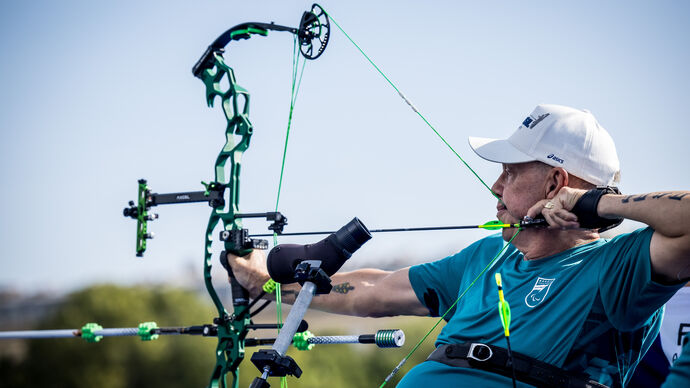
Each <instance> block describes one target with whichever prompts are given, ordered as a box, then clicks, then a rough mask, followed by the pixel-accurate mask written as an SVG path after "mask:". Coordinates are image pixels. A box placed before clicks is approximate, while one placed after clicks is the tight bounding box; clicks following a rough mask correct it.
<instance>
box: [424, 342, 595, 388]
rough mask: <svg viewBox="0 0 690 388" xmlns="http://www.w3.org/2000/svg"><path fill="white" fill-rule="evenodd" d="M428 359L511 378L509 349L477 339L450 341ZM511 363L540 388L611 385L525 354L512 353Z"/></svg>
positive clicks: (518, 374) (517, 372)
mask: <svg viewBox="0 0 690 388" xmlns="http://www.w3.org/2000/svg"><path fill="white" fill-rule="evenodd" d="M427 361H437V362H440V363H443V364H446V365H450V366H455V367H461V368H475V369H481V370H485V371H488V372H492V373H496V374H500V375H502V376H506V377H508V378H512V376H513V374H512V366H511V360H510V358H509V357H508V351H507V350H506V349H504V348H502V347H499V346H493V345H487V344H483V343H477V342H466V343H461V344H447V345H441V346H439V347H437V348H436V350H434V351H433V352H431V354H430V355H429V357H428V358H427ZM512 363H513V364H514V366H515V376H516V379H517V380H518V381H521V382H523V383H527V384H530V385H533V386H535V387H538V388H547V387H558V388H608V387H607V386H606V385H603V384H600V383H598V382H596V381H594V380H592V379H591V378H590V377H589V375H587V374H586V373H575V372H570V371H566V370H563V369H561V368H559V367H556V366H553V365H551V364H548V363H545V362H543V361H539V360H537V359H535V358H532V357H529V356H525V355H524V354H520V353H516V352H512Z"/></svg>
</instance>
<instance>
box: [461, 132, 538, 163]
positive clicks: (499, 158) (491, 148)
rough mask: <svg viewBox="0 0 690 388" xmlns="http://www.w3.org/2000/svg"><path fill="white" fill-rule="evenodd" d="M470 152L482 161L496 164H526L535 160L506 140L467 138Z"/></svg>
mask: <svg viewBox="0 0 690 388" xmlns="http://www.w3.org/2000/svg"><path fill="white" fill-rule="evenodd" d="M468 141H469V143H470V147H472V150H473V151H474V152H476V153H477V155H479V156H480V157H482V158H483V159H486V160H488V161H491V162H496V163H526V162H533V161H535V160H536V159H535V158H533V157H531V156H529V155H527V154H526V153H524V152H522V151H520V150H518V149H517V148H515V147H514V146H513V145H512V144H510V142H509V141H508V140H505V139H489V138H486V137H469V138H468Z"/></svg>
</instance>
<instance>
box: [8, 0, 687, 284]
mask: <svg viewBox="0 0 690 388" xmlns="http://www.w3.org/2000/svg"><path fill="white" fill-rule="evenodd" d="M198 4H199V3H197V2H194V3H192V2H182V1H173V2H170V1H166V2H163V1H152V2H134V1H123V2H109V3H105V2H89V1H65V2H50V1H34V2H18V1H14V2H11V1H6V2H2V3H1V4H0V52H2V55H1V56H0V66H1V70H2V71H1V72H0V158H1V160H0V162H1V163H0V177H2V182H3V185H2V187H3V190H1V191H0V207H1V208H0V212H1V214H2V217H1V218H0V225H1V229H0V230H1V231H2V233H1V234H0V268H1V270H0V288H9V289H19V290H24V291H34V290H39V289H50V290H68V289H72V288H76V287H80V286H83V285H86V284H90V283H92V282H103V281H108V282H115V283H123V284H131V283H136V282H141V281H173V282H184V281H190V279H191V281H192V282H196V281H197V280H198V279H196V278H193V277H194V276H195V275H194V273H200V270H201V266H202V253H203V233H204V230H205V225H206V220H207V218H208V214H209V208H208V207H207V206H206V205H204V204H193V205H179V206H169V207H160V208H158V209H157V212H158V213H159V214H160V217H161V218H160V219H159V220H157V221H155V222H153V223H152V224H151V230H153V231H154V232H155V233H156V235H157V236H156V239H154V240H153V241H152V242H150V244H149V250H148V251H147V254H146V256H145V258H144V259H140V258H136V257H135V256H134V236H135V224H134V222H133V221H132V220H129V219H125V218H124V217H122V215H121V211H122V208H123V207H124V206H125V205H126V203H127V201H128V200H130V199H135V196H136V181H137V179H139V178H147V179H148V180H149V183H150V184H151V186H152V187H153V189H154V191H156V192H160V193H165V192H176V191H191V190H200V189H201V185H200V184H199V182H200V181H201V180H204V181H208V180H209V179H210V178H211V177H212V173H213V170H212V167H213V163H214V161H215V157H216V155H217V153H218V151H219V150H220V147H221V146H222V142H223V133H224V127H225V123H224V119H223V117H222V114H221V112H220V110H218V109H217V108H216V109H209V108H207V107H206V105H205V102H204V89H203V85H202V83H201V82H200V81H199V80H198V79H196V78H194V77H193V76H192V75H191V71H190V70H191V67H192V65H193V64H194V63H195V61H196V60H197V59H198V58H199V56H200V55H201V54H202V53H203V51H204V50H205V48H206V46H207V45H208V44H209V43H210V42H211V41H212V40H213V39H215V38H216V37H217V36H218V35H219V34H220V33H222V32H223V31H225V30H226V29H227V28H229V27H231V26H233V25H235V24H239V23H242V22H246V21H259V22H270V21H275V22H276V23H278V24H284V25H296V24H297V22H298V21H299V18H300V16H301V13H302V12H303V11H304V10H306V9H307V8H309V6H310V5H311V3H309V2H300V1H263V2H243V3H240V4H237V3H236V2H229V1H224V2H223V1H207V2H203V6H201V7H200V6H199V5H198ZM389 4H393V3H383V2H379V3H376V2H365V1H355V0H352V1H347V2H335V1H330V2H323V3H322V6H323V7H324V8H325V9H327V10H328V11H329V12H330V13H331V14H332V15H333V16H334V17H335V18H336V20H337V21H338V22H339V23H340V24H341V25H342V26H343V28H344V29H345V30H346V31H348V33H349V34H350V35H351V36H352V37H353V38H354V39H355V40H356V41H358V42H359V43H360V44H361V46H362V47H363V48H364V50H365V51H366V52H367V53H368V54H369V55H370V56H371V57H372V59H374V61H376V62H377V63H378V64H379V65H380V67H381V68H382V69H383V70H384V71H385V72H386V73H387V74H388V75H389V76H390V77H391V79H393V80H394V82H396V83H397V84H398V86H399V87H400V88H401V89H402V90H403V92H404V93H405V94H406V95H407V96H408V97H409V98H410V99H411V100H412V101H413V102H414V103H415V105H416V106H417V107H418V108H419V109H420V111H422V112H423V113H424V114H425V115H426V116H427V117H428V118H429V120H430V121H431V122H432V123H433V124H434V125H435V126H436V127H437V129H438V130H439V131H440V132H441V133H442V134H443V135H444V136H445V137H446V138H447V140H448V141H449V142H450V143H451V144H452V145H453V146H454V147H455V148H456V149H457V150H458V152H459V153H460V154H461V155H462V156H463V158H465V159H466V160H467V161H468V163H469V164H470V165H471V166H473V168H475V169H476V170H477V172H478V173H479V174H480V175H481V176H482V177H484V178H485V179H486V180H487V181H488V182H489V184H490V183H491V182H492V181H493V179H494V178H495V177H496V176H497V174H498V171H499V167H498V166H497V165H494V164H491V163H488V162H485V161H483V160H481V159H479V158H478V157H476V156H475V155H474V154H473V153H472V151H471V150H470V149H469V147H468V145H467V136H472V135H474V136H496V137H505V136H508V135H510V133H511V132H512V131H513V130H514V129H515V128H517V126H518V125H519V123H520V122H521V121H522V120H523V119H524V117H525V116H526V115H527V114H528V113H529V112H531V110H532V109H533V108H534V106H535V105H537V104H539V103H555V104H563V105H570V106H574V107H578V108H586V109H589V110H590V111H592V112H593V113H594V114H595V115H596V116H597V118H598V119H599V121H600V123H601V124H602V125H603V126H604V127H605V128H607V129H608V130H609V132H610V133H611V135H612V136H613V138H614V140H615V141H616V145H617V148H618V153H619V157H620V159H621V163H622V182H621V189H622V190H623V191H624V192H626V193H639V192H648V191H656V190H666V189H683V188H687V186H688V182H689V179H688V178H689V176H690V174H689V173H688V171H687V167H686V166H687V165H688V163H687V162H683V160H685V151H686V148H687V144H689V143H690V135H689V133H690V131H688V128H687V127H688V123H687V120H686V116H687V113H686V112H687V107H688V106H689V103H690V75H689V74H688V71H687V68H688V64H689V63H690V51H689V50H688V47H690V42H689V41H690V31H689V30H690V26H689V25H688V23H687V20H690V5H688V3H687V2H681V1H675V2H672V1H663V2H630V1H626V2H623V1H614V2H606V3H605V4H602V3H601V2H597V1H581V2H577V3H573V2H562V3H560V4H553V2H547V1H536V2H510V1H498V2H461V1H447V2H434V3H433V4H432V5H429V4H430V2H411V1H398V2H395V3H394V4H395V6H394V7H391V6H390V5H389ZM291 52H292V37H291V36H290V35H289V34H287V33H279V32H272V33H270V34H269V36H268V37H266V38H263V37H254V38H252V39H251V40H249V41H243V42H236V43H233V44H231V46H229V47H228V51H227V53H226V56H225V57H226V60H227V62H228V63H229V64H230V65H231V66H233V67H234V69H235V73H236V77H237V80H238V83H239V84H240V85H242V86H243V87H245V88H246V89H248V90H249V92H250V93H251V96H252V100H251V104H252V106H251V116H250V118H251V120H252V123H253V124H254V128H255V134H254V137H253V138H252V144H251V147H250V149H249V151H248V152H247V153H246V154H245V157H244V159H243V171H242V186H241V192H242V194H241V207H242V210H243V211H246V212H250V211H252V212H254V211H267V210H271V209H272V208H273V207H274V206H275V195H276V189H277V182H278V174H279V171H280V157H281V153H282V143H283V141H284V133H285V126H286V121H287V113H288V106H289V98H290V70H291V63H292V62H291V61H292V57H291ZM281 204H282V206H281V211H282V212H283V213H285V214H286V216H287V217H288V218H289V226H288V227H287V229H286V230H288V231H302V230H312V229H334V228H337V227H339V226H341V225H343V224H344V223H346V222H347V221H349V220H350V219H351V218H352V217H354V216H358V217H359V218H361V219H362V221H364V223H365V224H366V225H367V226H369V227H370V228H383V227H399V226H427V225H452V224H474V223H482V222H485V221H488V220H490V219H493V218H494V216H495V200H494V199H493V198H492V197H491V195H490V194H489V193H488V192H487V191H486V189H484V188H483V187H482V186H481V185H480V184H479V183H478V182H477V181H476V179H475V178H474V177H473V176H472V175H471V174H470V173H469V171H467V169H466V168H465V167H464V166H462V165H461V164H460V163H459V161H458V160H457V158H456V157H455V156H454V155H453V154H452V153H450V152H449V151H448V150H447V149H445V148H444V146H443V145H442V143H441V142H440V141H439V140H438V139H437V138H436V137H435V136H434V135H433V133H432V132H431V131H430V130H429V129H428V128H427V127H426V126H425V125H424V123H423V122H422V121H421V120H420V119H419V118H418V117H417V116H416V115H415V114H414V113H413V112H412V111H411V110H410V109H409V107H407V105H405V104H404V103H403V102H402V100H400V98H399V97H398V96H397V94H396V93H395V92H394V91H393V90H392V89H391V88H390V87H389V86H388V85H387V84H386V83H385V81H384V80H383V79H382V78H381V77H380V76H379V75H378V74H376V73H375V72H374V70H373V69H372V68H371V67H370V66H369V65H368V64H367V63H366V62H365V60H364V59H363V58H362V57H361V56H360V55H359V54H358V53H357V52H356V50H355V49H354V47H352V45H351V44H350V43H349V42H348V41H347V40H346V38H345V37H344V36H343V35H342V34H341V33H340V32H339V31H337V30H335V29H334V30H333V33H332V36H331V41H330V43H329V46H328V48H327V50H326V52H325V53H324V55H323V56H322V57H321V58H319V59H318V60H316V61H313V62H309V63H308V64H307V68H306V70H305V73H304V79H303V82H302V87H301V92H300V96H299V98H298V101H297V106H296V108H295V115H294V123H293V129H292V134H291V139H290V146H289V150H288V159H287V166H286V175H285V183H284V186H283V194H282V198H281ZM245 224H246V226H248V227H249V228H250V229H251V230H252V231H256V232H259V231H263V230H265V229H264V228H265V226H266V225H265V223H264V222H253V221H252V222H246V223H245ZM485 233H486V232H462V231H460V232H443V233H413V234H403V235H379V236H376V237H375V238H374V239H373V240H372V241H370V242H369V243H367V245H366V246H365V247H364V248H363V249H362V250H361V251H360V252H358V254H357V255H355V257H353V259H352V260H351V262H350V263H348V265H349V268H353V267H356V266H373V267H390V266H394V265H403V264H413V263H419V262H423V261H428V260H433V259H436V258H440V257H443V256H444V255H446V254H449V253H452V252H454V251H457V250H459V249H461V248H462V247H463V246H465V245H466V244H467V243H468V242H471V241H473V240H474V239H476V238H479V237H481V236H484V235H486V234H485ZM317 238H318V237H317ZM281 241H285V242H310V241H315V238H304V239H287V238H285V239H283V240H281ZM190 268H191V274H190V273H188V271H189V269H190ZM217 275H218V277H219V278H222V275H220V274H217Z"/></svg>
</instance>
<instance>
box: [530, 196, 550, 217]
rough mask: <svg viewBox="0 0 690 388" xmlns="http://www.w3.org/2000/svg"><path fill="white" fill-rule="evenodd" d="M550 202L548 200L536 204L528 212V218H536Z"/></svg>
mask: <svg viewBox="0 0 690 388" xmlns="http://www.w3.org/2000/svg"><path fill="white" fill-rule="evenodd" d="M547 202H549V200H548V199H542V200H541V201H539V202H537V203H535V204H534V205H533V206H532V207H531V208H529V210H527V217H531V218H536V217H537V216H538V215H539V213H542V211H543V210H544V205H546V203H547Z"/></svg>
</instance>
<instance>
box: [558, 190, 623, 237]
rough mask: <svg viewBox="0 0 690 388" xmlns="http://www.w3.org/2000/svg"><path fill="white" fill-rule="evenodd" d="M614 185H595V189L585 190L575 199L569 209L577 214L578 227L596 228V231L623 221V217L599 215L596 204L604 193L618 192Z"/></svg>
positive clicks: (609, 227) (597, 204) (612, 226)
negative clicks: (573, 204)
mask: <svg viewBox="0 0 690 388" xmlns="http://www.w3.org/2000/svg"><path fill="white" fill-rule="evenodd" d="M620 193H621V192H620V190H618V187H615V186H597V188H596V189H592V190H589V191H587V192H586V193H584V194H583V195H582V197H580V199H578V200H577V202H576V203H575V206H573V209H572V210H571V211H572V212H573V214H575V215H576V216H577V220H578V222H579V223H580V227H582V228H586V229H598V232H599V233H601V232H603V231H606V230H609V229H611V228H615V227H616V226H618V225H620V224H621V222H623V218H618V217H617V218H604V217H601V216H599V213H598V212H597V206H599V200H600V199H601V197H603V196H604V195H606V194H620Z"/></svg>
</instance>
